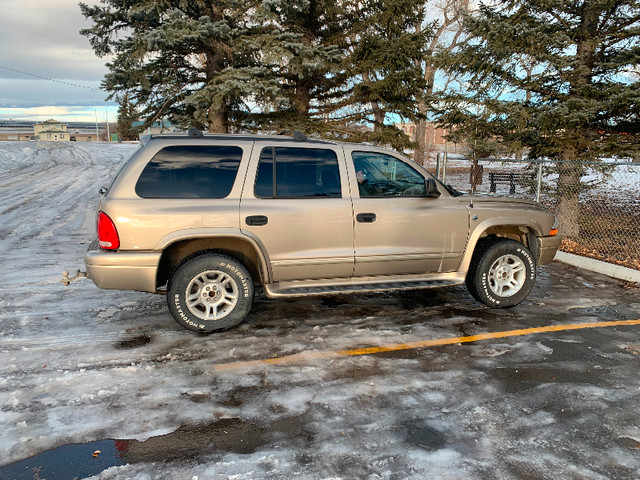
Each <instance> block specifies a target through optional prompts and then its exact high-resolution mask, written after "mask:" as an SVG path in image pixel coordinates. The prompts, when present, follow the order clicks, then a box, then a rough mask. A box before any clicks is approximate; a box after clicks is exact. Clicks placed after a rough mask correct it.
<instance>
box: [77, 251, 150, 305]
mask: <svg viewBox="0 0 640 480" xmlns="http://www.w3.org/2000/svg"><path fill="white" fill-rule="evenodd" d="M160 256H161V253H160V252H119V251H115V252H112V251H108V250H101V249H100V248H98V247H97V243H95V242H94V243H92V244H91V246H90V247H89V250H87V253H85V255H84V263H85V265H86V267H87V273H88V274H89V278H91V280H93V283H95V284H96V286H98V287H100V288H104V289H114V290H137V291H140V292H151V293H155V292H156V290H157V289H156V274H157V271H158V264H159V262H160Z"/></svg>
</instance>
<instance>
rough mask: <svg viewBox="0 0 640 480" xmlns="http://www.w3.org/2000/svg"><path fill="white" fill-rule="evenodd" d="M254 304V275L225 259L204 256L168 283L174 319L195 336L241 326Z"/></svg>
mask: <svg viewBox="0 0 640 480" xmlns="http://www.w3.org/2000/svg"><path fill="white" fill-rule="evenodd" d="M252 301H253V281H252V279H251V274H250V273H249V271H248V270H247V269H246V268H245V266H244V265H242V264H241V263H240V262H238V261H237V260H235V259H233V258H231V257H228V256H226V255H213V254H204V255H198V256H197V257H194V258H192V259H191V260H188V261H187V262H185V263H184V264H182V265H181V266H180V267H179V268H178V269H177V270H176V272H175V273H174V274H173V276H172V277H171V279H170V280H169V288H168V290H167V304H168V305H169V311H170V312H171V315H172V316H173V318H174V319H175V320H176V322H178V323H179V324H180V325H182V326H183V327H184V328H187V329H189V330H192V331H194V332H215V331H219V330H226V329H227V328H231V327H234V326H236V325H238V324H239V323H240V322H242V321H243V320H244V319H245V317H246V316H247V314H248V313H249V310H250V309H251V303H252Z"/></svg>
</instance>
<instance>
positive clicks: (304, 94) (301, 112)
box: [295, 79, 311, 119]
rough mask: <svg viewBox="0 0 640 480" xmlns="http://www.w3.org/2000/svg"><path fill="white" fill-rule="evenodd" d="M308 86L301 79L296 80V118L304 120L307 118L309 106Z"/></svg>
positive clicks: (309, 94)
mask: <svg viewBox="0 0 640 480" xmlns="http://www.w3.org/2000/svg"><path fill="white" fill-rule="evenodd" d="M310 89H311V87H310V85H308V82H306V81H305V80H303V79H298V81H297V84H296V105H295V106H296V113H297V114H298V117H301V118H303V119H306V118H307V117H308V116H309V107H310V106H311V93H310Z"/></svg>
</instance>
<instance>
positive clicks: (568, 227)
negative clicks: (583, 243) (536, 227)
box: [556, 163, 583, 239]
mask: <svg viewBox="0 0 640 480" xmlns="http://www.w3.org/2000/svg"><path fill="white" fill-rule="evenodd" d="M558 168H559V172H558V208H557V210H556V214H557V216H558V222H559V223H560V233H561V234H562V235H564V236H567V237H572V238H574V239H575V238H578V237H579V236H580V224H579V222H578V218H579V216H580V203H579V195H580V186H581V185H580V178H581V177H582V174H583V167H582V165H580V164H579V163H562V164H560V165H559V167H558Z"/></svg>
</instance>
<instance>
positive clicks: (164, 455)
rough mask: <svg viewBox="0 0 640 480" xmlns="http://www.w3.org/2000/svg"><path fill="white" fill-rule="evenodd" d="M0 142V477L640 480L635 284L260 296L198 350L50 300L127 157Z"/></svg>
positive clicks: (144, 314) (94, 309)
mask: <svg viewBox="0 0 640 480" xmlns="http://www.w3.org/2000/svg"><path fill="white" fill-rule="evenodd" d="M7 143H9V144H10V145H8V146H7V145H5V146H4V147H3V149H4V153H3V152H2V149H0V153H2V155H0V160H2V162H4V163H2V162H0V166H2V171H1V172H0V180H1V181H2V184H3V186H4V188H3V189H0V205H1V206H2V207H1V210H0V211H1V213H2V215H0V265H2V266H3V270H2V272H3V274H4V275H3V287H2V289H0V424H1V425H2V427H3V428H2V429H0V451H1V452H2V455H1V456H0V479H3V480H4V479H13V478H25V479H35V478H38V479H47V480H55V479H72V478H76V477H77V478H88V477H91V476H95V478H100V479H121V478H122V479H126V478H131V479H139V480H143V479H145V480H146V479H155V478H167V479H185V480H194V479H197V480H202V479H235V480H241V479H293V478H295V479H314V480H315V479H352V478H371V479H405V478H410V479H424V478H433V479H441V478H444V479H469V478H474V479H475V478H480V479H485V478H486V479H522V478H524V479H557V478H562V479H567V478H568V479H608V478H611V479H637V478H640V448H639V447H640V415H639V414H638V408H639V406H640V400H639V399H640V379H639V376H638V367H639V366H640V340H639V333H640V295H639V293H640V290H639V289H638V288H637V285H629V284H625V283H623V282H620V281H617V280H612V279H610V278H608V277H605V276H601V275H597V274H593V273H589V272H587V271H584V270H579V269H576V268H573V267H569V266H566V265H563V264H560V263H553V264H549V265H545V266H543V267H542V268H540V269H539V272H538V280H537V282H536V286H535V287H534V290H533V291H532V293H531V295H530V296H529V298H528V299H527V300H526V301H525V302H524V303H522V304H521V305H520V306H518V307H516V308H514V309H509V310H498V311H495V310H490V309H488V308H487V307H484V306H482V305H480V304H478V303H477V302H475V301H474V300H473V299H472V298H471V297H470V296H469V295H468V294H467V292H466V291H465V289H464V288H463V287H455V288H446V289H441V290H423V291H405V292H396V293H380V294H366V295H363V294H361V295H341V296H327V297H307V298H302V299H290V300H284V299H281V300H269V299H267V298H265V297H264V296H262V295H258V296H257V297H256V301H255V304H254V306H253V309H252V312H251V313H250V315H249V317H248V319H247V321H246V322H245V323H243V324H242V325H240V326H239V327H237V328H235V329H233V330H229V331H227V332H223V333H220V334H214V335H208V336H207V335H201V334H195V333H191V332H188V331H186V330H184V329H182V328H181V327H180V326H178V325H177V324H176V323H175V322H174V321H173V320H172V318H171V316H170V315H169V313H168V310H167V307H166V305H165V299H164V298H163V297H161V296H155V295H148V294H142V293H136V292H120V291H103V290H99V289H98V288H96V287H95V286H94V285H93V284H92V283H91V282H90V281H87V280H80V281H78V282H76V283H73V284H72V285H71V286H70V287H66V288H65V287H63V286H62V285H61V284H60V283H59V280H60V278H61V275H60V274H61V272H62V270H65V269H69V270H72V269H74V268H76V267H78V268H80V267H81V266H82V263H81V261H82V255H83V253H84V251H85V250H86V247H87V243H88V242H90V241H91V240H92V237H93V235H94V220H95V202H96V199H97V193H96V192H97V190H98V187H99V186H100V185H102V184H103V183H104V181H105V180H104V179H105V178H107V179H108V178H110V177H111V176H112V175H113V172H114V171H115V169H117V166H118V164H119V162H120V161H121V160H122V159H124V158H126V156H128V155H129V154H130V153H131V152H132V151H133V149H134V147H132V146H130V145H113V146H112V145H108V146H104V145H95V146H93V145H91V146H68V145H67V146H55V147H54V146H52V147H47V146H45V147H41V148H39V149H38V150H34V148H35V147H33V144H31V143H28V142H7ZM612 322H618V323H612ZM620 322H626V323H620ZM572 326H573V327H572ZM575 326H578V327H580V328H576V327H575ZM532 329H537V330H532ZM501 332H502V333H501ZM505 332H506V333H505Z"/></svg>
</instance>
